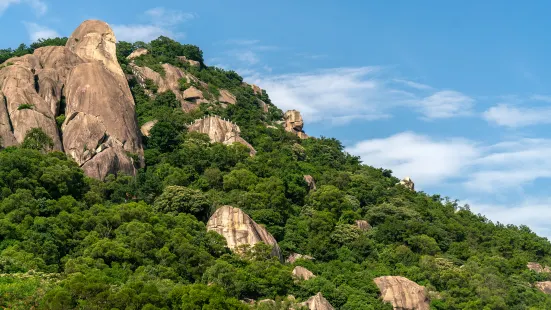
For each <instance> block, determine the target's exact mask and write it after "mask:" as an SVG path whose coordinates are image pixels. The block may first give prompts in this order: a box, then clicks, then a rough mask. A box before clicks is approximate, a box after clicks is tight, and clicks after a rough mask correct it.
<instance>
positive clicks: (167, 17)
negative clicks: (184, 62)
mask: <svg viewBox="0 0 551 310" xmlns="http://www.w3.org/2000/svg"><path fill="white" fill-rule="evenodd" d="M144 16H145V17H146V18H147V19H148V20H149V21H148V23H144V24H113V25H112V27H113V30H114V32H115V35H116V37H117V39H119V40H121V41H130V42H136V41H144V42H149V41H151V40H154V39H156V38H158V37H159V36H168V37H171V38H182V37H184V33H182V32H178V31H176V26H177V25H179V24H181V23H184V22H186V21H189V20H192V19H195V18H197V14H195V13H189V12H182V11H178V10H167V9H165V8H163V7H157V8H153V9H149V10H147V11H145V12H144Z"/></svg>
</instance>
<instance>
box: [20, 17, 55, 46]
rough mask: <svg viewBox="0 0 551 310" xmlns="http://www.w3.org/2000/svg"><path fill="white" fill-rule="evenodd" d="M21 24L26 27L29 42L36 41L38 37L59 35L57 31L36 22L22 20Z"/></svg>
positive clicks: (44, 37) (46, 37)
mask: <svg viewBox="0 0 551 310" xmlns="http://www.w3.org/2000/svg"><path fill="white" fill-rule="evenodd" d="M23 24H24V25H25V28H27V32H28V33H29V39H30V40H31V42H36V41H38V39H48V38H55V37H59V36H60V35H59V33H57V31H55V30H53V29H50V28H48V27H45V26H42V25H38V24H36V23H29V22H23Z"/></svg>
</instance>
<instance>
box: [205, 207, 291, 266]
mask: <svg viewBox="0 0 551 310" xmlns="http://www.w3.org/2000/svg"><path fill="white" fill-rule="evenodd" d="M207 230H209V231H210V230H212V231H215V232H217V233H219V234H220V235H222V236H224V238H226V242H227V244H228V247H229V248H230V249H232V250H235V249H236V248H238V247H239V246H241V245H250V246H253V245H255V244H256V243H258V242H264V243H265V244H267V245H271V246H273V250H272V255H273V256H275V257H277V258H279V259H281V250H280V249H279V245H278V244H277V241H276V240H275V238H274V237H273V236H272V235H271V234H270V233H269V232H268V231H267V230H266V229H265V228H264V227H262V226H260V225H258V224H257V223H256V222H255V221H253V220H252V219H251V218H250V217H249V216H248V215H247V214H245V212H243V211H241V209H239V208H234V207H232V206H223V207H220V208H219V209H218V210H216V212H214V214H212V216H211V217H210V219H209V221H208V222H207Z"/></svg>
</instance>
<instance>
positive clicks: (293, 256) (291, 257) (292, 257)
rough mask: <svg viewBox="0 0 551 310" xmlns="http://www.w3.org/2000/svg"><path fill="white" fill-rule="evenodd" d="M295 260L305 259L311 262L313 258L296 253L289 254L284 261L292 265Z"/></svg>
mask: <svg viewBox="0 0 551 310" xmlns="http://www.w3.org/2000/svg"><path fill="white" fill-rule="evenodd" d="M297 259H307V260H313V259H314V258H313V257H312V256H309V255H302V254H298V253H291V255H289V257H287V259H286V260H285V262H286V263H289V264H294V263H295V262H296V261H297Z"/></svg>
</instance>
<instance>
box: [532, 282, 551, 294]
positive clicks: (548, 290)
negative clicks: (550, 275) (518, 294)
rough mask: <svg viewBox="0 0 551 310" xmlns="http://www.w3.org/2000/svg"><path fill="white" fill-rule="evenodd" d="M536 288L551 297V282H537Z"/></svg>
mask: <svg viewBox="0 0 551 310" xmlns="http://www.w3.org/2000/svg"><path fill="white" fill-rule="evenodd" d="M534 286H535V287H536V288H537V289H538V290H540V291H542V292H544V293H545V294H548V295H551V281H543V282H536V283H535V284H534Z"/></svg>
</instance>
